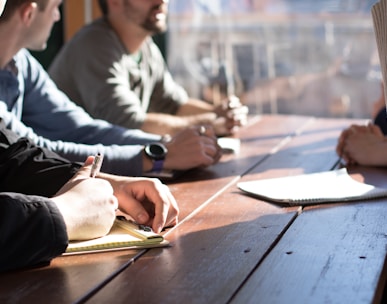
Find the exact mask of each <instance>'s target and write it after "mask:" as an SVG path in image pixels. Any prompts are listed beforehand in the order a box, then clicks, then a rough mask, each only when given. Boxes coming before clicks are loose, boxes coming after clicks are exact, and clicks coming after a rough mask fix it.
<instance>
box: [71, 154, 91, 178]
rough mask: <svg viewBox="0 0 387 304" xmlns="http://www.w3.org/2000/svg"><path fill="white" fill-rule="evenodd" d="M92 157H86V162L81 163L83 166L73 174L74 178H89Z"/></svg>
mask: <svg viewBox="0 0 387 304" xmlns="http://www.w3.org/2000/svg"><path fill="white" fill-rule="evenodd" d="M93 162H94V156H88V157H87V158H86V161H85V162H84V163H83V166H82V167H81V168H80V169H79V170H78V172H77V174H75V176H74V178H75V179H76V178H85V177H90V174H91V167H92V166H93Z"/></svg>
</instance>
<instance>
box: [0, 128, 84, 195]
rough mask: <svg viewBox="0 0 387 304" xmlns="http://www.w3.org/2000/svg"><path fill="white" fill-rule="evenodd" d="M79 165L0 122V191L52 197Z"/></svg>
mask: <svg viewBox="0 0 387 304" xmlns="http://www.w3.org/2000/svg"><path fill="white" fill-rule="evenodd" d="M80 166H81V165H80V164H77V163H72V162H70V161H68V160H66V159H64V158H61V157H60V156H58V155H57V154H56V153H54V152H51V151H49V150H47V149H44V148H41V147H39V146H36V145H35V144H33V143H32V142H31V141H29V140H28V139H26V138H19V137H18V136H17V135H16V134H15V133H13V132H12V131H10V130H8V129H6V128H4V125H3V124H2V122H0V176H1V178H0V192H4V191H6V192H18V193H23V194H32V195H41V196H47V197H51V196H53V195H54V194H55V193H56V192H57V191H58V190H59V189H60V188H61V187H62V186H63V185H64V184H65V183H66V182H67V181H68V180H69V179H70V178H71V177H72V176H73V175H74V174H75V173H76V171H77V170H78V169H79V168H80Z"/></svg>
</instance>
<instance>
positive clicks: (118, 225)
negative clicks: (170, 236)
mask: <svg viewBox="0 0 387 304" xmlns="http://www.w3.org/2000/svg"><path fill="white" fill-rule="evenodd" d="M168 245H169V242H168V241H167V240H165V239H164V237H163V236H162V235H160V234H157V233H155V232H154V231H153V230H152V229H151V228H150V227H148V226H144V225H139V224H137V223H134V222H132V221H129V220H127V219H125V218H124V217H122V216H119V217H117V218H116V220H115V222H114V224H113V226H112V228H111V230H110V232H109V233H108V234H107V235H105V236H103V237H100V238H97V239H92V240H87V241H77V242H70V243H69V245H68V247H67V249H66V252H65V253H64V255H70V254H78V253H90V252H99V251H110V250H123V249H142V248H154V247H166V246H168Z"/></svg>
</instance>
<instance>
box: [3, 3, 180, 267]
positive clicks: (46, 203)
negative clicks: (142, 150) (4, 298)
mask: <svg viewBox="0 0 387 304" xmlns="http://www.w3.org/2000/svg"><path fill="white" fill-rule="evenodd" d="M5 4H6V0H0V16H1V14H2V12H3V9H4V5H5ZM92 161H93V159H92V158H88V159H87V161H86V163H85V165H84V167H82V168H81V166H80V165H79V164H77V163H71V162H69V161H67V160H65V159H62V158H61V157H60V156H58V155H56V154H55V153H53V152H51V151H49V150H46V149H44V148H40V147H37V146H36V145H34V144H33V143H31V141H29V140H28V139H26V138H20V137H18V135H16V134H15V133H13V132H12V131H10V130H8V129H7V128H6V127H5V123H4V121H3V120H2V119H0V174H1V176H2V177H3V178H1V179H0V243H1V245H2V246H1V251H0V272H2V271H8V270H12V269H17V268H21V267H27V266H36V265H39V264H41V263H48V262H50V260H51V259H53V258H54V257H56V256H57V255H60V254H61V253H63V252H64V251H65V250H66V247H67V244H68V241H69V240H72V239H78V240H79V239H88V238H95V237H99V236H103V235H105V234H106V233H107V232H108V231H109V230H110V227H111V226H112V223H113V220H114V218H115V210H116V209H117V208H119V209H120V211H122V212H124V213H127V214H128V215H130V216H131V217H132V218H133V219H134V220H136V221H137V222H139V223H142V224H146V225H150V226H152V227H153V229H154V230H155V231H158V232H160V230H161V229H162V227H164V226H165V225H173V224H176V223H177V216H178V211H179V210H178V207H177V204H176V201H175V200H174V198H173V196H172V195H171V193H170V192H169V190H168V188H167V187H166V186H163V185H162V184H161V183H160V181H158V180H156V179H153V180H150V179H135V178H128V177H120V176H113V175H109V174H99V175H98V176H96V177H97V178H90V173H91V172H90V170H91V169H90V165H91V162H92ZM103 179H105V180H103ZM90 193H93V195H92V196H91V195H90ZM144 193H145V197H146V198H147V199H146V204H144V203H145V201H140V200H138V199H137V198H138V197H140V196H138V194H141V197H144ZM50 197H51V198H50ZM150 198H152V199H150ZM149 203H150V204H154V206H153V208H152V206H149ZM150 207H151V208H150ZM149 208H150V209H149ZM152 209H153V211H152V214H153V213H154V216H152V217H151V216H149V214H148V212H147V211H146V210H152Z"/></svg>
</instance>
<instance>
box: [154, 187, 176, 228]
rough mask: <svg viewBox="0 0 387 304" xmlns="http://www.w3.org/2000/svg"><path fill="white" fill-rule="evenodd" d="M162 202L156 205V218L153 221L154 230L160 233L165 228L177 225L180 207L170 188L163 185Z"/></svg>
mask: <svg viewBox="0 0 387 304" xmlns="http://www.w3.org/2000/svg"><path fill="white" fill-rule="evenodd" d="M160 187H161V188H163V189H161V192H160V193H161V194H162V196H161V198H160V199H161V200H160V201H159V202H158V203H156V204H155V217H154V220H153V225H152V229H153V230H154V231H156V232H160V231H161V230H162V229H163V227H165V226H171V225H176V224H177V217H178V210H179V209H178V206H177V202H176V200H175V198H174V197H173V195H172V193H171V192H170V191H169V188H168V187H167V186H166V185H164V184H162V185H160Z"/></svg>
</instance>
